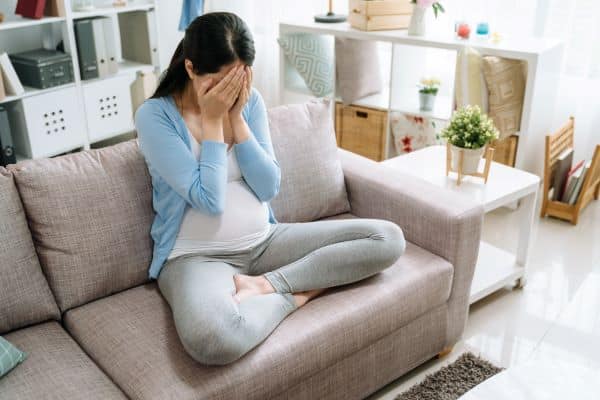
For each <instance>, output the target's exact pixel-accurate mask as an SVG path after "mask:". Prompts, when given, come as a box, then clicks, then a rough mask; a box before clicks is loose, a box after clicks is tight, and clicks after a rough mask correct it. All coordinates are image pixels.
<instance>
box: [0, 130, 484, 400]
mask: <svg viewBox="0 0 600 400" xmlns="http://www.w3.org/2000/svg"><path fill="white" fill-rule="evenodd" d="M275 145H276V146H275V147H276V149H275V150H276V152H277V144H275ZM339 156H340V157H341V163H342V168H343V173H344V179H345V184H346V190H347V192H348V198H349V202H350V207H351V210H350V211H351V213H345V214H343V215H338V216H332V217H333V218H347V217H369V218H385V219H389V220H392V221H394V222H396V223H398V224H399V225H400V226H401V227H402V229H403V230H404V234H405V237H406V239H407V240H408V241H409V243H408V246H407V249H406V253H405V254H404V255H403V256H402V257H401V258H400V260H399V261H398V262H397V263H396V264H395V265H393V266H392V267H390V268H389V269H387V270H385V271H384V272H382V273H380V274H378V275H376V276H374V277H372V278H370V279H367V280H365V281H362V282H359V283H356V284H353V285H348V286H345V287H340V288H336V289H334V290H330V291H328V292H326V294H324V295H323V296H321V297H319V298H317V299H315V300H314V301H312V302H310V303H309V304H307V305H306V306H305V307H303V308H301V309H300V310H298V311H297V312H295V313H293V314H292V315H291V316H289V317H288V318H287V319H286V320H285V321H284V322H283V323H282V324H281V325H280V326H279V327H278V328H277V329H276V330H275V331H274V332H273V334H272V335H271V336H270V337H269V338H268V339H267V340H266V341H265V342H263V343H262V344H261V345H260V346H258V347H257V348H256V349H254V350H253V351H251V352H250V353H249V354H247V355H246V356H244V357H243V358H242V359H241V360H239V361H237V362H235V363H233V364H231V365H228V366H224V367H206V366H203V365H200V364H198V363H196V362H195V361H194V360H193V359H192V358H190V357H189V356H188V355H187V354H186V352H185V351H184V349H183V347H182V345H181V344H180V341H179V339H178V337H177V334H176V332H175V328H174V325H173V321H172V318H171V313H170V310H169V307H168V305H167V303H166V302H165V301H164V300H163V298H162V297H161V295H160V293H159V291H158V289H157V286H156V284H155V282H149V281H148V278H147V268H148V265H149V261H150V258H151V250H152V241H151V238H150V226H151V222H152V219H153V216H154V214H153V209H152V186H151V180H150V177H149V175H148V172H147V169H146V165H145V163H144V160H143V158H142V156H141V154H140V152H139V150H138V147H137V142H136V141H135V140H131V141H129V142H125V143H121V144H118V145H115V146H112V147H108V148H103V149H100V150H92V151H87V152H81V153H75V154H71V155H67V156H63V157H58V158H54V159H40V160H33V161H26V162H23V163H20V164H18V165H17V166H12V167H10V168H9V170H4V169H2V172H1V175H0V221H1V227H0V257H1V259H2V263H1V264H0V277H1V280H0V310H1V311H0V335H4V336H5V337H6V338H7V339H8V340H10V341H12V342H13V343H14V344H15V345H17V346H18V347H19V348H21V349H22V350H24V351H26V352H27V353H28V358H27V359H26V360H25V361H24V362H23V363H22V364H21V365H19V366H17V367H16V368H15V369H14V370H13V371H11V372H10V373H9V374H8V375H7V376H5V377H4V378H2V379H0V397H2V398H3V399H4V398H7V399H38V398H39V399H41V398H44V399H47V398H50V399H119V398H131V399H267V398H274V399H321V398H331V399H359V398H363V397H365V396H367V395H369V394H370V393H373V392H374V391H376V390H377V389H379V388H381V387H382V386H384V385H385V384H387V383H389V382H391V381H393V380H394V379H396V378H398V377H399V376H401V375H403V374H404V373H406V372H407V371H409V370H411V369H413V368H415V367H416V366H418V365H419V364H421V363H423V362H424V361H426V360H428V359H430V358H431V357H433V356H435V355H436V354H438V353H439V352H441V351H443V350H444V349H446V348H448V347H449V346H452V345H453V344H455V343H456V342H457V341H458V340H459V338H460V336H461V333H462V332H463V328H464V325H465V320H466V316H467V308H468V297H469V289H470V285H471V280H472V275H473V269H474V265H475V259H476V255H477V251H478V245H479V237H480V229H481V221H482V209H481V208H480V207H479V206H477V205H475V204H473V203H471V202H469V201H467V200H465V199H464V198H462V197H456V195H454V194H452V193H450V192H446V191H443V190H441V189H437V188H435V187H433V186H430V185H428V184H427V183H426V182H421V181H418V180H414V179H413V178H409V177H406V176H400V175H399V174H398V173H396V172H392V171H390V170H388V169H387V167H384V166H382V165H380V164H378V163H375V162H373V161H370V160H367V159H365V158H363V157H360V156H357V155H354V154H351V153H348V152H346V151H343V150H340V151H339ZM34 249H35V250H34Z"/></svg>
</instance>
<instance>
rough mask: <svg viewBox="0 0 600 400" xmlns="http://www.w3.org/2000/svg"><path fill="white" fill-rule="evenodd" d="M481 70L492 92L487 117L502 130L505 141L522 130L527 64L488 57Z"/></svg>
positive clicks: (501, 134) (501, 133)
mask: <svg viewBox="0 0 600 400" xmlns="http://www.w3.org/2000/svg"><path fill="white" fill-rule="evenodd" d="M482 67H483V75H484V76H485V81H486V83H487V86H488V90H489V92H490V97H489V99H488V100H489V112H488V114H489V116H490V117H491V118H492V119H493V120H494V124H495V125H496V127H497V128H498V130H499V131H500V139H504V138H507V137H509V136H510V135H514V134H516V133H518V132H519V129H520V128H521V113H522V111H523V96H524V95H525V74H524V72H523V71H524V64H523V62H522V61H519V60H510V59H506V58H500V57H493V56H487V57H483V64H482Z"/></svg>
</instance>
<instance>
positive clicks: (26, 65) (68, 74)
mask: <svg viewBox="0 0 600 400" xmlns="http://www.w3.org/2000/svg"><path fill="white" fill-rule="evenodd" d="M10 61H11V63H12V65H13V67H14V68H15V71H16V72H17V75H18V76H19V79H20V80H21V83H22V84H23V85H25V86H30V87H34V88H38V89H47V88H50V87H54V86H59V85H64V84H66V83H70V82H73V80H74V78H73V63H72V61H71V56H70V55H69V54H66V53H63V52H61V51H55V50H47V49H38V50H32V51H26V52H24V53H17V54H12V55H10Z"/></svg>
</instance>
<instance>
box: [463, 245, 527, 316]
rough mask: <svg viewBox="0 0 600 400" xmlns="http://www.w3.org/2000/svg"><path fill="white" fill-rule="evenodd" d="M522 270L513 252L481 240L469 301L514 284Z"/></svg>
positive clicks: (472, 301)
mask: <svg viewBox="0 0 600 400" xmlns="http://www.w3.org/2000/svg"><path fill="white" fill-rule="evenodd" d="M524 271H525V269H524V268H523V267H521V266H519V265H517V264H516V262H515V255H514V254H512V253H509V252H508V251H505V250H502V249H499V248H497V247H495V246H493V245H491V244H489V243H487V242H484V241H482V242H481V243H480V245H479V256H478V257H477V266H476V267H475V275H474V277H473V284H472V285H471V295H470V297H469V303H470V304H473V303H475V302H476V301H478V300H480V299H482V298H484V297H486V296H487V295H489V294H491V293H493V292H495V291H496V290H498V289H500V288H502V287H504V286H507V285H514V284H515V281H516V280H517V279H519V278H521V277H522V276H523V272H524Z"/></svg>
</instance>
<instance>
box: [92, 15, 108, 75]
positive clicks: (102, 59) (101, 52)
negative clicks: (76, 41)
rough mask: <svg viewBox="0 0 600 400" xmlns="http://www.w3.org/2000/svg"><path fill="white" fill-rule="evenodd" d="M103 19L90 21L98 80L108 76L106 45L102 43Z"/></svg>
mask: <svg viewBox="0 0 600 400" xmlns="http://www.w3.org/2000/svg"><path fill="white" fill-rule="evenodd" d="M104 19H105V18H94V19H92V34H93V36H94V50H95V53H96V65H98V77H99V78H104V77H105V76H107V75H108V61H107V54H106V44H105V43H104V21H103V20H104Z"/></svg>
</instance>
